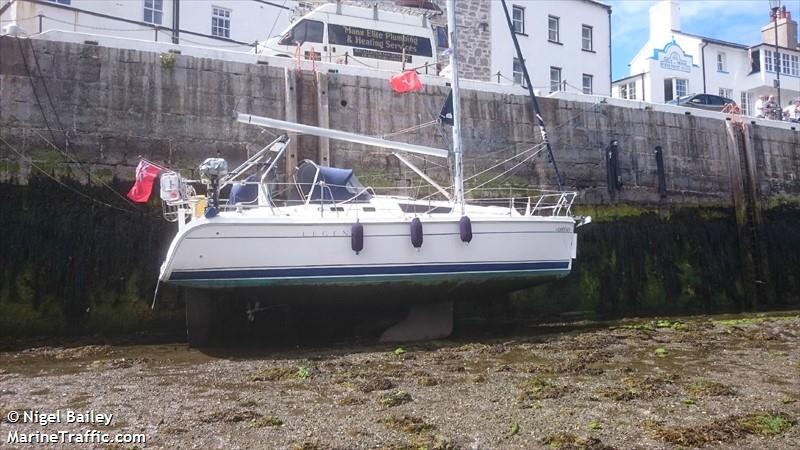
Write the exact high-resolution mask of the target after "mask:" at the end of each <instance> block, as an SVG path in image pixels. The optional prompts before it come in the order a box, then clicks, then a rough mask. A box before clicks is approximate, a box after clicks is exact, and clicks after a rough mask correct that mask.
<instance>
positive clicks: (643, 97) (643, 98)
mask: <svg viewBox="0 0 800 450" xmlns="http://www.w3.org/2000/svg"><path fill="white" fill-rule="evenodd" d="M642 101H645V95H644V72H642Z"/></svg>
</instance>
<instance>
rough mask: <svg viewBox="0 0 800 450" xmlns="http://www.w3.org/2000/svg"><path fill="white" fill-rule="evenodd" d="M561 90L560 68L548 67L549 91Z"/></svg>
mask: <svg viewBox="0 0 800 450" xmlns="http://www.w3.org/2000/svg"><path fill="white" fill-rule="evenodd" d="M560 90H561V68H560V67H550V92H554V91H560Z"/></svg>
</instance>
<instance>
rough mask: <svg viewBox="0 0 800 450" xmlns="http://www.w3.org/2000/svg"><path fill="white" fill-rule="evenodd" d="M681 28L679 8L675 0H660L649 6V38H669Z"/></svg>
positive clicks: (661, 39)
mask: <svg viewBox="0 0 800 450" xmlns="http://www.w3.org/2000/svg"><path fill="white" fill-rule="evenodd" d="M673 30H674V31H680V30H681V8H680V5H679V4H678V1H677V0H662V1H660V2H658V3H656V4H655V5H653V6H652V7H650V40H652V41H664V40H669V39H670V37H671V36H672V31H673Z"/></svg>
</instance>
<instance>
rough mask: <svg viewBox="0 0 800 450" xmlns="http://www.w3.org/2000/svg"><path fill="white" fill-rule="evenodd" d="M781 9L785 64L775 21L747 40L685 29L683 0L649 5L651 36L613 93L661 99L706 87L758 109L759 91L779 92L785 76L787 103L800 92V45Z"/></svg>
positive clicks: (749, 109)
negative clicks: (750, 41)
mask: <svg viewBox="0 0 800 450" xmlns="http://www.w3.org/2000/svg"><path fill="white" fill-rule="evenodd" d="M765 10H766V11H768V9H767V8H765ZM766 11H765V15H766ZM778 13H779V14H778V19H777V24H778V30H777V34H778V53H779V54H780V59H781V62H780V64H776V63H775V58H774V55H775V27H774V24H773V22H770V23H768V24H767V25H766V26H764V27H763V28H761V31H762V43H760V44H757V45H753V46H748V45H743V44H737V43H731V42H724V41H720V40H717V39H710V38H706V37H703V36H698V35H694V34H689V33H685V32H682V31H681V19H680V5H679V3H678V1H677V0H664V1H661V2H659V3H657V4H655V5H654V6H653V7H652V8H651V9H650V38H649V40H648V41H647V43H646V44H645V45H644V47H642V49H641V50H639V52H638V53H637V54H636V56H635V57H634V58H633V60H632V61H631V64H630V73H631V75H630V76H628V77H625V78H622V79H619V80H615V81H614V82H613V85H612V96H613V97H618V98H627V99H632V100H641V101H646V102H651V103H662V102H666V101H669V100H672V99H674V98H676V97H680V96H682V95H687V94H692V93H707V94H714V95H720V96H723V97H727V98H730V99H733V100H735V101H736V102H737V103H739V105H740V106H741V107H742V108H743V111H745V113H746V114H749V115H753V105H754V103H755V101H756V99H757V98H758V97H759V96H761V95H776V98H777V89H776V88H775V86H777V84H776V83H777V78H778V76H780V87H781V100H782V103H783V105H784V106H785V105H786V104H787V103H788V102H789V100H791V99H794V98H796V97H797V96H799V95H800V48H798V46H797V23H796V22H794V21H793V20H792V19H791V14H789V13H788V12H785V10H783V11H778ZM776 69H780V75H778V73H777V70H776Z"/></svg>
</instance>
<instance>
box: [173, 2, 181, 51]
mask: <svg viewBox="0 0 800 450" xmlns="http://www.w3.org/2000/svg"><path fill="white" fill-rule="evenodd" d="M180 30H181V0H172V43H173V44H180V42H179V40H178V34H179V33H180Z"/></svg>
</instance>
